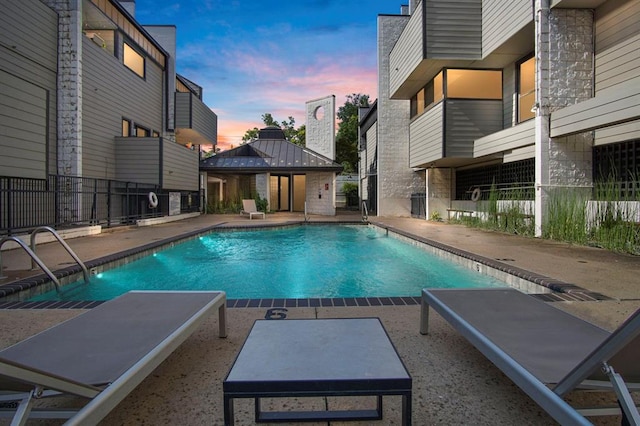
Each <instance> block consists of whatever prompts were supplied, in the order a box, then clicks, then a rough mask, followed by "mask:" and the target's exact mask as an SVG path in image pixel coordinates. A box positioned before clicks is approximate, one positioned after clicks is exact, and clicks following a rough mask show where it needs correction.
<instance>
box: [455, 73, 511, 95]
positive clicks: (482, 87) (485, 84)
mask: <svg viewBox="0 0 640 426" xmlns="http://www.w3.org/2000/svg"><path fill="white" fill-rule="evenodd" d="M446 73H447V74H446V87H447V89H446V93H447V98H462V99H502V71H492V70H456V69H448V70H446Z"/></svg>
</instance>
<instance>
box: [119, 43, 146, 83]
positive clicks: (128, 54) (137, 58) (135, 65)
mask: <svg viewBox="0 0 640 426" xmlns="http://www.w3.org/2000/svg"><path fill="white" fill-rule="evenodd" d="M123 46H124V51H123V53H124V54H123V61H124V64H125V65H126V66H127V68H129V69H130V70H131V71H133V72H135V73H136V74H138V75H139V76H140V77H142V78H144V57H143V56H142V55H141V54H139V53H138V52H136V51H135V50H134V49H133V48H132V47H131V46H129V45H128V44H127V43H123Z"/></svg>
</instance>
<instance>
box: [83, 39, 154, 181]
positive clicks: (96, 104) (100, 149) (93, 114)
mask: <svg viewBox="0 0 640 426" xmlns="http://www.w3.org/2000/svg"><path fill="white" fill-rule="evenodd" d="M82 49H83V63H82V66H83V75H84V79H83V84H82V95H83V108H82V111H83V123H82V125H83V128H82V134H83V138H82V162H83V174H84V175H85V176H86V177H96V178H108V179H113V178H114V177H115V176H116V147H115V140H114V137H116V136H121V135H122V118H123V117H125V118H127V119H130V120H132V121H133V122H134V123H138V124H140V125H142V126H144V127H146V128H149V129H150V130H156V131H158V132H160V133H161V132H162V122H163V120H162V118H163V108H162V102H163V97H162V96H163V85H164V80H163V71H162V69H160V68H159V67H158V66H157V65H156V64H155V63H153V62H152V61H150V60H147V61H146V77H145V78H144V79H142V78H140V77H139V76H138V75H137V74H135V73H134V72H133V71H131V70H130V69H128V68H127V67H125V66H124V65H123V64H122V62H121V61H120V60H119V59H118V58H116V57H115V56H113V55H112V54H110V53H109V52H108V51H107V50H104V49H101V48H100V47H99V46H97V45H96V44H95V43H93V42H92V41H91V40H90V39H88V38H86V37H84V38H83V44H82ZM156 168H157V170H158V172H159V164H157V165H156Z"/></svg>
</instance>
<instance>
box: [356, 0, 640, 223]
mask: <svg viewBox="0 0 640 426" xmlns="http://www.w3.org/2000/svg"><path fill="white" fill-rule="evenodd" d="M378 79H379V81H378V84H379V89H378V90H379V93H378V101H377V104H376V105H375V108H370V109H364V110H362V111H361V126H360V142H361V143H360V148H361V156H360V158H361V167H360V173H361V176H360V178H361V189H362V194H363V198H364V199H367V200H375V202H374V203H373V204H374V205H372V206H371V207H370V209H372V210H375V211H376V212H377V214H379V215H399V216H407V215H408V214H409V213H410V211H411V197H412V194H413V195H416V194H420V195H422V196H424V199H425V200H426V211H424V212H422V213H421V215H424V216H423V217H426V218H427V219H428V218H430V217H431V216H432V215H434V212H436V213H435V214H436V215H437V216H440V217H444V218H446V217H447V216H448V215H449V214H451V213H452V212H453V214H455V213H456V212H457V211H464V212H473V211H477V210H479V209H480V205H481V203H482V201H483V200H485V199H487V198H488V197H489V195H490V193H491V191H492V187H493V188H494V189H493V191H496V190H497V191H520V192H519V194H520V197H521V198H522V200H521V201H522V203H521V205H522V208H523V213H527V214H529V213H530V214H531V215H532V216H535V225H536V233H537V234H540V232H541V228H542V226H543V223H544V219H545V215H546V212H547V209H548V203H549V197H550V193H551V192H553V191H554V190H556V189H557V188H563V189H567V190H572V191H583V192H587V193H590V192H591V191H592V190H593V186H594V183H595V182H598V181H600V180H604V179H614V180H615V181H616V182H618V183H619V185H620V188H622V191H621V194H620V199H627V198H629V197H630V198H634V197H636V199H637V195H638V191H639V188H638V176H639V175H640V0H535V1H531V0H422V1H412V2H411V3H410V4H409V5H408V6H404V7H402V8H401V13H400V14H399V15H380V16H379V17H378ZM372 192H373V193H372Z"/></svg>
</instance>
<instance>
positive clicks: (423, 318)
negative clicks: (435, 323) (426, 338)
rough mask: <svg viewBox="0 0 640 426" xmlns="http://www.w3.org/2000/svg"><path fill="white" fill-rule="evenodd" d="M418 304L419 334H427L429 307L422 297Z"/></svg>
mask: <svg viewBox="0 0 640 426" xmlns="http://www.w3.org/2000/svg"><path fill="white" fill-rule="evenodd" d="M421 300H422V302H421V303H420V334H429V305H428V304H427V302H426V301H425V299H424V296H423V297H422V299H421Z"/></svg>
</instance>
